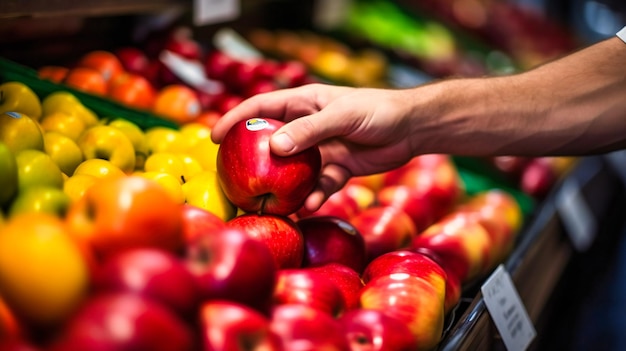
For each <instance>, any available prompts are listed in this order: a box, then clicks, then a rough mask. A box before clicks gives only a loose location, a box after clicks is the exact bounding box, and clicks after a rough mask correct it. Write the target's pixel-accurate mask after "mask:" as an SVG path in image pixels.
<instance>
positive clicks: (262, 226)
mask: <svg viewBox="0 0 626 351" xmlns="http://www.w3.org/2000/svg"><path fill="white" fill-rule="evenodd" d="M226 225H227V226H228V227H230V228H236V229H239V230H241V231H243V232H244V233H246V234H248V235H249V236H251V237H253V238H255V239H258V240H260V241H262V242H263V243H265V245H267V247H268V248H269V249H270V251H271V252H272V256H273V257H274V262H275V263H276V267H277V268H278V269H283V268H297V267H300V266H302V259H303V257H304V237H303V236H302V232H301V231H300V229H299V228H298V226H297V225H296V223H295V222H294V221H292V220H291V219H289V218H288V217H283V216H275V215H257V214H253V213H248V214H243V215H240V216H237V217H235V218H233V219H231V220H230V221H228V222H226Z"/></svg>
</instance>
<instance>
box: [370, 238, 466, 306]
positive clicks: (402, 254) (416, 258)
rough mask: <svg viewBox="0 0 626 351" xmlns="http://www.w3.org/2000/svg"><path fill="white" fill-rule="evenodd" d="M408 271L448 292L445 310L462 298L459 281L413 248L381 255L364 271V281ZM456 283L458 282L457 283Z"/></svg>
mask: <svg viewBox="0 0 626 351" xmlns="http://www.w3.org/2000/svg"><path fill="white" fill-rule="evenodd" d="M393 273H407V274H411V275H414V276H416V277H420V278H422V279H424V280H426V281H428V282H429V283H430V284H431V285H432V286H433V287H435V288H436V289H438V290H444V291H445V292H446V301H445V306H444V310H445V311H446V312H448V311H449V310H450V309H451V308H452V307H454V306H455V305H456V304H457V303H458V302H459V299H460V297H461V296H460V295H461V291H460V289H459V284H458V282H455V281H453V279H452V278H451V279H448V275H447V274H446V272H445V270H444V269H443V268H442V267H441V266H440V265H439V264H438V263H437V262H435V261H434V260H433V259H431V258H430V257H428V256H426V255H425V254H423V253H419V252H414V251H411V250H396V251H392V252H388V253H386V254H383V255H380V256H378V257H377V258H375V259H374V260H373V261H372V262H370V263H369V264H368V265H367V267H365V270H364V271H363V275H362V278H363V282H364V283H366V284H367V283H368V282H369V281H370V280H372V279H374V278H376V277H379V276H381V275H389V274H393ZM455 283H456V284H455Z"/></svg>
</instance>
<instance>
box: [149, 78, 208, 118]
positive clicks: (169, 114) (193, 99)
mask: <svg viewBox="0 0 626 351" xmlns="http://www.w3.org/2000/svg"><path fill="white" fill-rule="evenodd" d="M153 112H154V113H155V114H158V115H161V116H163V117H164V118H166V119H169V120H172V121H174V122H177V123H179V124H184V123H188V122H190V121H193V120H194V119H195V118H196V117H198V115H199V114H200V112H201V108H200V101H199V100H198V95H197V94H196V93H195V92H194V91H193V89H191V88H189V87H187V86H186V85H182V84H172V85H168V86H166V87H164V88H162V89H161V90H159V92H158V93H157V97H156V100H155V102H154V109H153Z"/></svg>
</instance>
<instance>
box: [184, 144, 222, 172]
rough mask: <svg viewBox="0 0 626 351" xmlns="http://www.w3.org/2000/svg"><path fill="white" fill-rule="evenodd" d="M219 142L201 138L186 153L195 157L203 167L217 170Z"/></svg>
mask: <svg viewBox="0 0 626 351" xmlns="http://www.w3.org/2000/svg"><path fill="white" fill-rule="evenodd" d="M219 148H220V146H219V144H216V143H214V142H213V141H212V140H211V139H203V140H200V141H198V143H197V144H196V145H195V146H194V147H192V148H190V149H189V150H188V151H187V154H188V155H189V156H191V157H193V158H194V159H196V160H197V161H198V162H199V163H200V165H201V166H202V168H203V169H205V170H210V171H217V166H216V160H217V151H218V150H219Z"/></svg>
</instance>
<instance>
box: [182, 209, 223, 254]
mask: <svg viewBox="0 0 626 351" xmlns="http://www.w3.org/2000/svg"><path fill="white" fill-rule="evenodd" d="M182 211H183V212H182V215H183V236H184V238H185V242H186V243H187V245H188V244H189V243H190V242H194V241H195V240H196V238H197V237H199V236H201V235H206V234H210V233H215V232H218V231H221V230H222V229H224V228H226V222H225V221H224V220H223V219H221V218H220V217H218V216H217V215H216V214H214V213H213V212H211V211H208V210H205V209H203V208H200V207H197V206H194V205H190V204H183V208H182Z"/></svg>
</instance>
